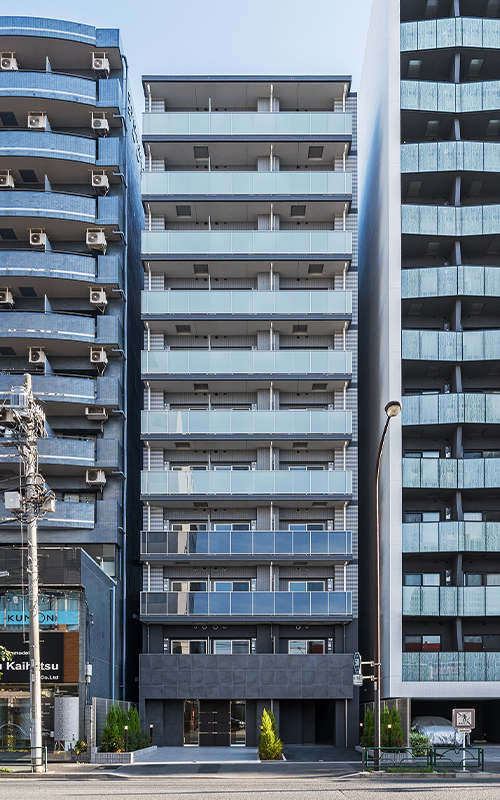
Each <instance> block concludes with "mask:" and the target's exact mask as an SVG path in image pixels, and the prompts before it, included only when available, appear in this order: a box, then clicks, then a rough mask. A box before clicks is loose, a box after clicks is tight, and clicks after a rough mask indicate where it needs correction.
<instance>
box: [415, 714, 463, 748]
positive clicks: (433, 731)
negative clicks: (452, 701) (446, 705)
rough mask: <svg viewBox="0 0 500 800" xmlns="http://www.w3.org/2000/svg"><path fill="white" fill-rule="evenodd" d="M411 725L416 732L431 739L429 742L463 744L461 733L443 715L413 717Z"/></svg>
mask: <svg viewBox="0 0 500 800" xmlns="http://www.w3.org/2000/svg"><path fill="white" fill-rule="evenodd" d="M411 727H412V728H414V729H415V730H416V731H417V733H423V734H424V735H425V736H428V737H429V739H430V740H431V744H447V745H451V746H452V747H461V746H462V744H463V737H462V733H459V732H458V731H456V730H455V728H454V727H453V726H452V724H451V720H449V719H445V717H433V716H431V717H415V718H414V719H413V720H412V723H411ZM468 738H469V737H468V736H467V740H468Z"/></svg>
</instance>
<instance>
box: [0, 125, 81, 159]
mask: <svg viewBox="0 0 500 800" xmlns="http://www.w3.org/2000/svg"><path fill="white" fill-rule="evenodd" d="M27 154H29V157H30V158H50V159H58V160H63V161H81V162H83V163H84V164H92V165H93V164H95V160H96V140H95V139H94V138H90V137H84V136H73V135H69V134H63V133H53V132H52V131H51V132H47V133H44V132H43V131H20V130H17V131H16V130H5V131H2V141H1V144H0V156H5V157H9V158H15V157H17V158H26V155H27Z"/></svg>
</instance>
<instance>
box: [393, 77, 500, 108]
mask: <svg viewBox="0 0 500 800" xmlns="http://www.w3.org/2000/svg"><path fill="white" fill-rule="evenodd" d="M400 87H401V108H402V110H403V111H440V112H443V113H450V114H465V113H471V112H477V111H494V110H498V96H499V93H500V81H482V82H479V81H478V82H476V83H472V82H470V83H444V82H443V83H437V82H434V81H401V83H400Z"/></svg>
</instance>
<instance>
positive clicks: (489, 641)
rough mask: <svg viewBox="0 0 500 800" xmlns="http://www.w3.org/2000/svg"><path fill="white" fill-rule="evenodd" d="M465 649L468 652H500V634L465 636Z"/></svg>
mask: <svg viewBox="0 0 500 800" xmlns="http://www.w3.org/2000/svg"><path fill="white" fill-rule="evenodd" d="M464 650H465V652H466V653H474V652H499V651H500V634H498V633H493V634H482V635H481V636H464Z"/></svg>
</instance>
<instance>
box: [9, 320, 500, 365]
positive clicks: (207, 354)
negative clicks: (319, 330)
mask: <svg viewBox="0 0 500 800" xmlns="http://www.w3.org/2000/svg"><path fill="white" fill-rule="evenodd" d="M0 319H1V318H0ZM0 330H1V328H0ZM499 333H500V331H499ZM142 372H143V374H144V375H148V376H151V377H161V376H164V377H165V378H167V377H171V376H173V375H178V376H181V377H186V378H192V377H195V376H198V377H203V378H206V377H207V376H211V377H217V378H221V377H223V376H228V377H235V376H245V378H246V379H247V378H249V377H253V378H257V377H260V376H269V377H273V376H274V378H275V379H276V380H278V378H280V377H289V376H292V375H296V376H303V377H304V378H306V377H307V378H311V377H312V376H317V377H318V378H323V379H328V377H330V376H336V377H338V378H339V379H340V378H342V379H345V380H347V379H348V378H349V377H350V375H351V373H352V354H351V353H350V352H349V351H347V350H303V351H299V350H158V351H155V350H149V351H147V352H143V353H142Z"/></svg>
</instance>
